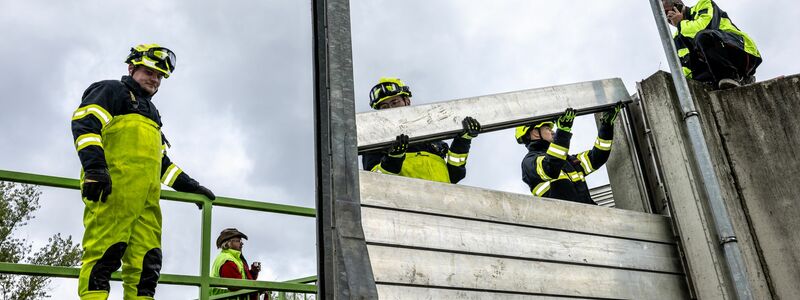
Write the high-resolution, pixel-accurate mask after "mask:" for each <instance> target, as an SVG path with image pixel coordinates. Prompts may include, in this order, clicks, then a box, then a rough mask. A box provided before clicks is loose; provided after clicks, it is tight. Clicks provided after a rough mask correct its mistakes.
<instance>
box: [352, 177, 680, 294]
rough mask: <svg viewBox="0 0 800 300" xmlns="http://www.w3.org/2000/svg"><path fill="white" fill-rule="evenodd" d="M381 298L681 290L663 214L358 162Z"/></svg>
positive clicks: (367, 232)
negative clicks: (372, 168)
mask: <svg viewBox="0 0 800 300" xmlns="http://www.w3.org/2000/svg"><path fill="white" fill-rule="evenodd" d="M359 177H360V181H361V206H362V210H361V214H362V222H363V225H364V234H365V238H366V242H367V248H368V249H369V255H370V261H371V264H372V268H373V273H374V274H375V282H376V285H377V289H378V293H379V296H380V298H381V299H501V298H502V299H545V298H550V297H554V298H553V299H557V298H559V297H566V298H574V297H580V298H601V299H685V298H686V297H687V295H688V291H687V287H686V282H685V275H684V274H683V270H682V268H681V263H680V259H679V256H678V252H677V248H676V247H677V246H676V244H675V238H674V236H673V234H672V230H671V228H670V219H669V218H668V217H665V216H661V215H653V214H645V213H640V212H633V211H625V210H619V209H612V208H605V207H600V206H590V205H583V204H576V203H571V202H566V201H559V200H552V199H547V198H538V197H534V196H531V195H522V194H514V193H507V192H499V191H490V190H485V189H480V188H475V187H468V186H460V185H453V184H443V183H438V182H432V181H424V180H418V179H412V178H405V177H400V176H392V175H383V174H378V173H372V172H365V171H362V172H361V174H359Z"/></svg>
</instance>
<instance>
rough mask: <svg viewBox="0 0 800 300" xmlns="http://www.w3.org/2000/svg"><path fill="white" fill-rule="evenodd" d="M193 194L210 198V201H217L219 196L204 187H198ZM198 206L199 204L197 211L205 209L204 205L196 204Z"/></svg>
mask: <svg viewBox="0 0 800 300" xmlns="http://www.w3.org/2000/svg"><path fill="white" fill-rule="evenodd" d="M192 193H194V194H200V195H203V196H206V198H208V200H211V201H214V199H217V196H214V193H213V192H212V191H211V190H209V189H208V188H207V187H204V186H202V185H197V189H196V190H195V191H194V192H192ZM196 204H197V209H203V204H201V203H196Z"/></svg>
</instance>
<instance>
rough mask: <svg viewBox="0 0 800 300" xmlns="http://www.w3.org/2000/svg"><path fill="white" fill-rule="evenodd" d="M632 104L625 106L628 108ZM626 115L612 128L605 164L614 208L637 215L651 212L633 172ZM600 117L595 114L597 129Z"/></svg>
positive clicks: (633, 153)
mask: <svg viewBox="0 0 800 300" xmlns="http://www.w3.org/2000/svg"><path fill="white" fill-rule="evenodd" d="M632 105H634V104H630V105H628V107H631V106H632ZM626 113H628V112H627V111H626V110H623V111H622V112H621V113H620V115H619V117H617V121H616V124H615V126H614V145H613V147H612V148H611V155H610V156H609V157H608V161H607V162H606V164H605V165H606V169H607V170H608V181H609V183H611V188H612V190H613V192H614V207H616V208H619V209H627V210H633V211H638V212H648V213H649V212H651V209H650V204H649V203H648V201H649V200H648V197H647V192H646V191H645V187H644V185H643V184H642V183H641V175H640V174H641V172H640V171H639V170H638V169H637V162H636V161H637V160H638V159H637V157H636V155H637V154H636V153H637V151H636V149H635V146H634V144H633V143H631V141H633V136H632V133H631V132H629V131H628V130H627V127H628V126H629V123H628V118H627V116H626V115H625V114H626ZM600 116H602V113H597V114H595V122H596V123H597V125H598V126H599V125H600Z"/></svg>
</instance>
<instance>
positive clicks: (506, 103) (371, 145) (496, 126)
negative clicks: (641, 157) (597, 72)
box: [356, 78, 631, 152]
mask: <svg viewBox="0 0 800 300" xmlns="http://www.w3.org/2000/svg"><path fill="white" fill-rule="evenodd" d="M618 101H623V102H626V103H627V102H631V98H630V95H629V94H628V91H627V90H626V89H625V85H624V84H623V83H622V80H620V79H619V78H613V79H604V80H596V81H587V82H581V83H573V84H565V85H557V86H551V87H544V88H536V89H530V90H522V91H517V92H508V93H501V94H494V95H486V96H479V97H471V98H464V99H458V100H451V101H445V102H438V103H432V104H424V105H412V106H407V107H401V108H394V109H391V110H378V111H371V112H365V113H359V114H356V126H357V128H358V151H359V152H365V151H370V150H376V149H380V148H383V147H385V146H387V145H389V144H390V143H391V142H392V141H394V139H395V137H396V136H397V135H398V134H401V133H405V134H407V135H408V136H409V137H410V138H411V141H415V142H417V141H427V140H438V139H448V138H452V137H454V136H455V134H456V133H458V132H460V131H461V120H462V119H463V118H464V117H467V116H471V117H473V118H475V119H477V120H478V121H479V122H481V127H482V130H481V131H482V132H488V131H495V130H501V129H506V128H511V127H514V126H519V125H523V124H527V123H530V122H534V121H539V120H545V119H551V118H553V117H554V116H556V115H558V114H560V113H562V112H563V111H564V109H566V108H567V107H572V108H575V109H576V110H577V111H578V114H579V115H581V114H589V113H595V112H598V111H601V110H603V109H604V108H607V107H609V106H611V105H613V104H614V103H617V102H618Z"/></svg>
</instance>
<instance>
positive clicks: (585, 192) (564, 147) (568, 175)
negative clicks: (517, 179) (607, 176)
mask: <svg viewBox="0 0 800 300" xmlns="http://www.w3.org/2000/svg"><path fill="white" fill-rule="evenodd" d="M621 109H622V103H618V104H616V105H615V106H614V107H613V108H612V109H610V110H608V111H605V112H603V115H602V117H601V121H600V127H599V128H598V133H597V140H596V141H595V143H594V147H593V148H592V150H589V151H584V152H581V153H579V154H578V155H569V142H570V139H571V138H572V133H571V131H572V123H573V121H574V120H575V116H576V114H575V110H573V109H572V108H568V109H567V110H566V111H565V112H564V113H563V114H562V115H561V116H559V117H558V118H557V119H556V120H555V122H550V121H546V122H539V123H537V124H533V125H527V126H519V127H517V128H516V134H515V135H516V139H517V143H520V144H523V145H525V146H526V148H527V149H528V154H526V155H525V158H523V159H522V181H524V182H525V183H526V184H528V187H529V188H530V190H531V193H532V194H533V195H535V196H539V197H548V198H555V199H561V200H567V201H572V202H579V203H585V204H593V205H597V204H596V203H595V202H594V201H592V198H591V197H590V196H589V187H588V186H587V185H586V180H585V176H587V175H589V174H591V173H592V172H594V171H595V170H597V169H599V168H600V167H601V166H602V165H603V164H605V163H606V161H607V160H608V156H609V154H610V153H611V144H612V140H613V139H614V121H615V120H616V119H617V115H618V114H619V111H620V110H621ZM553 125H555V126H556V127H557V128H558V132H556V133H555V134H554V133H553V131H552V129H551V128H552V127H553Z"/></svg>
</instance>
